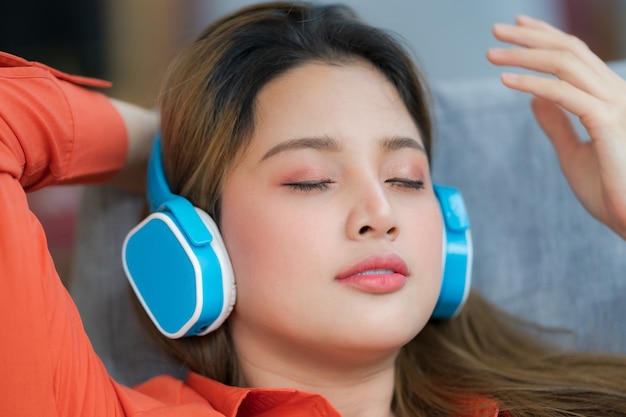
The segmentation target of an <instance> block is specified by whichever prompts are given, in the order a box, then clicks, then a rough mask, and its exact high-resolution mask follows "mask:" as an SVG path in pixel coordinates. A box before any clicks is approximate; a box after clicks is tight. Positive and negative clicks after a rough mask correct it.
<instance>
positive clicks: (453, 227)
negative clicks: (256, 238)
mask: <svg viewBox="0 0 626 417" xmlns="http://www.w3.org/2000/svg"><path fill="white" fill-rule="evenodd" d="M147 188H148V189H147V198H148V207H149V209H150V213H151V214H150V215H149V216H148V217H147V218H146V219H144V220H143V221H142V222H141V223H139V224H138V225H137V226H135V227H134V228H133V229H132V230H131V231H130V232H129V233H128V235H127V236H126V239H125V240H124V244H123V247H122V262H123V265H124V271H125V273H126V277H127V278H128V281H129V283H130V285H131V287H132V288H133V291H134V292H135V294H136V296H137V298H138V299H139V301H140V303H141V304H142V306H143V308H144V309H145V311H146V313H147V314H148V316H149V317H150V319H151V320H152V322H153V323H154V324H155V326H156V327H157V328H158V330H159V331H160V332H161V333H162V334H163V335H165V336H167V337H169V338H171V339H177V338H180V337H184V336H196V335H197V336H200V335H205V334H207V333H209V332H211V331H213V330H215V329H217V328H218V327H219V326H221V325H222V323H223V322H224V321H225V320H226V319H227V318H228V315H229V314H230V312H231V311H232V309H233V306H234V304H235V299H236V289H235V277H234V273H233V269H232V265H231V263H230V259H229V258H228V253H227V251H226V247H225V246H224V242H223V241H222V237H221V235H220V233H219V230H218V228H217V225H216V224H215V222H214V221H213V219H211V217H210V216H209V215H208V214H207V213H206V212H204V211H203V210H201V209H199V208H197V207H194V206H193V205H192V204H191V202H190V201H189V200H187V199H185V198H183V197H181V196H178V195H176V194H173V193H172V192H171V191H170V189H169V186H168V184H167V181H166V179H165V173H164V171H163V165H162V160H161V138H160V134H158V135H157V137H156V139H155V141H154V145H153V150H152V156H151V158H150V161H149V163H148V182H147ZM435 194H436V195H437V198H438V200H439V203H440V206H441V210H442V215H443V219H444V225H445V228H444V229H445V230H444V239H443V245H444V248H443V253H444V256H443V281H442V286H441V291H440V294H439V299H438V301H437V305H436V306H435V310H434V312H433V314H432V317H433V318H442V319H445V318H450V317H453V316H454V315H456V314H457V313H458V312H459V311H460V310H461V307H462V306H463V304H464V303H465V300H466V298H467V295H468V293H469V288H470V282H471V267H472V243H471V236H470V224H469V218H468V215H467V211H466V209H465V204H464V202H463V198H462V196H461V194H460V193H459V192H458V191H457V190H455V189H454V188H450V187H443V186H435Z"/></svg>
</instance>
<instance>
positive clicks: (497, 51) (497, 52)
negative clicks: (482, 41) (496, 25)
mask: <svg viewBox="0 0 626 417" xmlns="http://www.w3.org/2000/svg"><path fill="white" fill-rule="evenodd" d="M487 52H488V53H489V55H491V56H501V55H503V54H504V53H505V52H506V49H505V48H498V47H494V48H489V50H488V51H487Z"/></svg>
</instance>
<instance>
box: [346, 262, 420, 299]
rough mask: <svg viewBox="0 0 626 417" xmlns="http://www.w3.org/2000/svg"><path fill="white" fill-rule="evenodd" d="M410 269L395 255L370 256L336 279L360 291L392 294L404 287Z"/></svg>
mask: <svg viewBox="0 0 626 417" xmlns="http://www.w3.org/2000/svg"><path fill="white" fill-rule="evenodd" d="M408 273H409V268H408V266H407V264H406V262H404V260H403V259H402V258H401V257H399V256H397V255H394V254H388V255H375V256H369V257H367V258H365V259H363V260H361V261H359V262H358V263H356V264H355V265H353V266H351V267H349V268H348V269H346V270H345V271H342V272H341V273H340V274H339V275H337V277H336V278H335V279H336V280H337V281H338V282H340V283H343V284H347V285H349V286H351V287H354V288H356V289H358V290H360V291H365V292H369V293H390V292H394V291H397V290H399V289H401V288H402V287H404V284H405V283H406V280H407V276H408Z"/></svg>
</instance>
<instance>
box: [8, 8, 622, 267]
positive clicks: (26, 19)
mask: <svg viewBox="0 0 626 417" xmlns="http://www.w3.org/2000/svg"><path fill="white" fill-rule="evenodd" d="M318 2H320V3H329V1H318ZM252 3H256V1H250V0H55V1H49V0H20V1H8V0H4V1H3V4H2V8H1V11H2V13H0V49H1V50H3V51H6V52H10V53H14V54H17V55H20V56H23V57H24V58H26V59H29V60H35V61H41V62H44V63H47V64H49V65H52V66H55V67H57V68H59V69H61V70H64V71H67V72H72V73H77V74H81V75H86V76H94V77H101V78H107V79H109V80H111V81H113V83H114V87H113V88H112V89H111V90H109V91H107V94H110V95H113V96H115V97H118V98H121V99H124V100H128V101H131V102H134V103H136V104H140V105H143V106H147V107H152V106H155V105H156V99H157V95H158V90H159V84H160V79H161V75H162V73H163V71H164V68H165V67H166V65H167V63H168V62H169V60H170V59H171V57H172V56H173V55H174V54H175V53H176V52H177V51H178V50H180V48H181V47H182V46H183V45H185V44H186V43H187V42H189V41H190V40H192V39H193V37H194V36H195V35H196V34H197V33H198V32H199V31H200V30H201V29H202V28H203V27H204V26H206V25H207V24H208V23H209V22H211V21H212V20H214V19H216V18H217V17H220V16H222V15H224V14H225V13H229V12H231V11H233V10H235V9H237V8H239V7H242V6H245V5H249V4H252ZM343 3H345V4H348V5H350V6H351V7H353V8H354V9H355V10H356V11H357V12H358V13H359V14H360V15H361V16H362V17H363V18H364V19H365V20H366V21H368V22H370V23H372V24H374V25H377V26H380V27H383V28H386V29H389V30H391V31H393V32H395V33H396V34H397V35H398V36H400V37H402V38H404V39H406V41H407V42H408V43H409V44H410V45H411V46H412V48H413V52H414V53H415V54H416V56H417V57H418V62H419V64H420V66H421V67H422V68H423V69H424V70H425V72H426V74H427V76H428V78H429V79H430V80H432V81H437V82H441V81H444V82H445V81H448V80H455V79H460V78H472V77H497V75H498V74H499V72H500V69H498V68H495V67H492V66H491V65H489V64H488V63H487V61H486V59H485V58H484V56H485V52H486V50H487V48H489V47H490V46H493V45H495V44H496V42H495V41H494V40H493V38H492V37H491V26H492V24H493V23H495V22H513V21H514V18H515V16H516V15H517V14H528V15H531V16H534V17H538V18H541V19H545V20H547V21H548V22H550V23H552V24H554V25H556V26H557V27H560V28H562V29H564V30H566V31H569V32H571V33H574V34H576V35H577V36H579V37H580V38H582V39H583V40H584V41H585V42H587V44H588V45H589V46H590V47H591V48H592V49H593V50H594V51H595V52H596V53H598V55H599V56H600V57H601V58H603V59H605V60H616V59H623V58H626V1H623V0H593V1H591V0H507V1H503V0H472V1H466V0H438V1H432V0H387V1H385V2H382V1H378V0H344V1H343ZM0 99H1V98H0ZM80 190H81V189H80V187H54V188H50V189H47V190H42V191H39V192H36V193H33V194H31V195H30V201H31V206H32V207H33V210H34V211H35V212H37V213H38V215H39V216H40V218H41V219H42V221H43V223H44V227H45V228H46V231H47V232H48V236H49V239H50V245H51V248H52V251H53V255H54V257H55V260H56V262H57V267H58V269H59V271H60V273H61V275H62V276H67V275H68V272H67V271H68V269H69V267H70V264H71V263H70V260H71V254H72V243H73V235H74V216H75V212H76V209H77V207H78V202H79V200H80Z"/></svg>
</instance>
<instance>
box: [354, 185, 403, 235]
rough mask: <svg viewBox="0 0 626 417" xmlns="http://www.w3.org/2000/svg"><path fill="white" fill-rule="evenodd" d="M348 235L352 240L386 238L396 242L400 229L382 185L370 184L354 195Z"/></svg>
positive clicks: (356, 191)
mask: <svg viewBox="0 0 626 417" xmlns="http://www.w3.org/2000/svg"><path fill="white" fill-rule="evenodd" d="M353 197H354V198H353V201H352V202H351V210H350V212H349V215H348V218H347V222H346V229H347V230H346V233H347V235H348V237H349V238H350V239H352V240H361V239H368V238H386V239H389V240H394V239H395V238H396V237H397V235H398V233H399V231H400V230H399V228H398V224H397V222H396V218H395V215H394V210H393V207H392V205H391V203H390V201H389V199H388V197H387V195H386V194H385V191H384V189H383V187H381V186H380V185H378V184H377V185H373V184H369V185H366V186H364V187H360V189H358V190H355V191H354V193H353Z"/></svg>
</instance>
